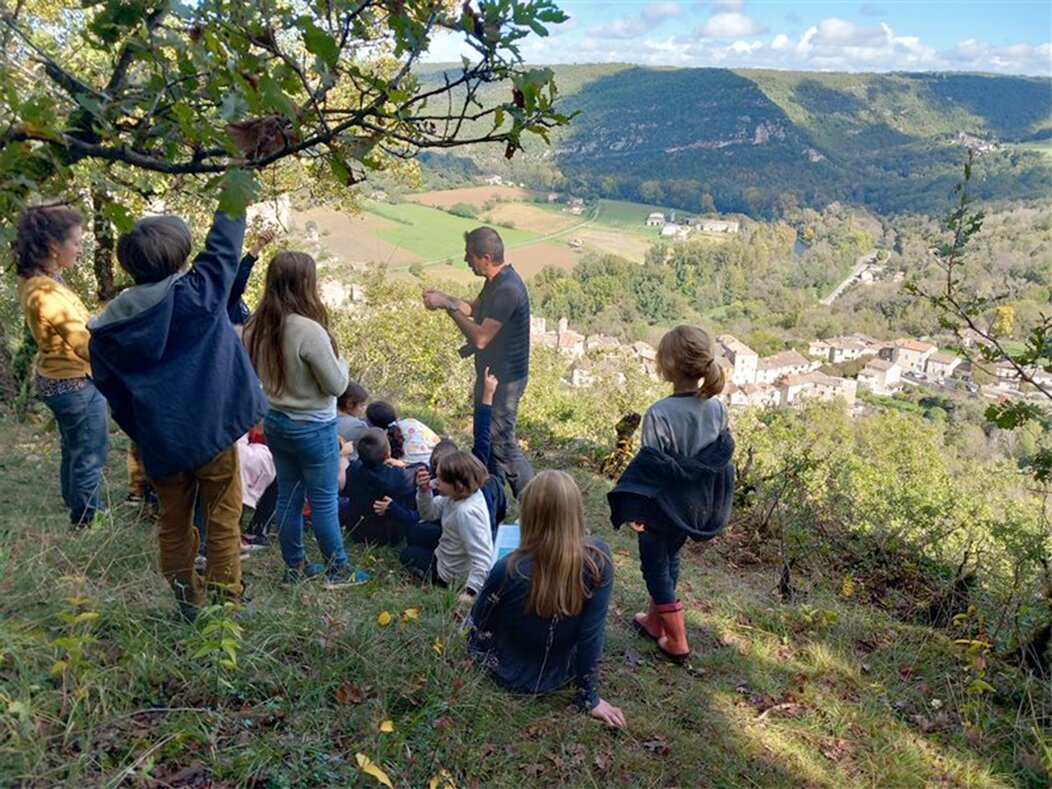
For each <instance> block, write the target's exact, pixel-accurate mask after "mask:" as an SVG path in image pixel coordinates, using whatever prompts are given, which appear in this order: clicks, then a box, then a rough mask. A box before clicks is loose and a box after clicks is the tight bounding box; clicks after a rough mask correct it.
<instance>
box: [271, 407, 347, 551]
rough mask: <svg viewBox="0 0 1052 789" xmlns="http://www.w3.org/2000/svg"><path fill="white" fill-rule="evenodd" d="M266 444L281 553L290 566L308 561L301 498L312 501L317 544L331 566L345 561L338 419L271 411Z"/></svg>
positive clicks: (311, 517)
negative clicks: (315, 419) (308, 418)
mask: <svg viewBox="0 0 1052 789" xmlns="http://www.w3.org/2000/svg"><path fill="white" fill-rule="evenodd" d="M263 433H264V434H265V435H266V437H267V446H268V447H270V452H271V454H272V455H273V456H274V466H275V468H276V469H277V472H278V501H277V504H276V505H275V507H274V517H275V520H276V522H277V524H278V544H279V545H280V546H281V558H282V559H284V560H285V564H286V565H288V566H289V567H299V566H300V565H302V564H303V563H304V561H305V557H306V551H305V550H304V547H303V501H304V498H305V497H306V498H307V499H308V500H309V501H310V519H311V528H312V529H313V530H314V537H315V539H317V541H318V547H319V548H320V549H321V554H322V556H323V557H324V558H325V562H326V563H327V564H328V565H329V566H330V567H338V566H339V565H341V564H346V563H347V551H346V550H345V549H344V547H343V536H342V535H341V534H340V519H339V515H338V507H337V501H336V499H337V474H338V473H339V466H340V444H339V441H338V440H337V438H336V419H335V418H334V419H333V420H332V421H330V422H306V421H300V420H296V419H291V418H290V417H288V416H286V415H285V414H282V413H280V412H278V411H273V410H272V411H270V413H268V414H267V418H266V420H265V421H264V423H263Z"/></svg>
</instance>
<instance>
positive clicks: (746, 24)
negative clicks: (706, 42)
mask: <svg viewBox="0 0 1052 789" xmlns="http://www.w3.org/2000/svg"><path fill="white" fill-rule="evenodd" d="M766 32H767V28H766V27H764V26H763V25H761V24H760V23H759V22H757V21H756V20H755V19H752V18H751V17H748V16H746V15H745V14H741V13H738V12H737V11H729V12H725V13H719V14H713V15H712V16H710V17H709V18H708V19H706V20H705V23H704V24H703V25H702V26H701V27H700V28H699V29H698V35H699V36H702V37H704V38H741V37H743V36H756V35H760V34H761V33H766Z"/></svg>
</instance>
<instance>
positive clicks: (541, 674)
mask: <svg viewBox="0 0 1052 789" xmlns="http://www.w3.org/2000/svg"><path fill="white" fill-rule="evenodd" d="M586 545H587V546H588V547H589V548H590V549H592V554H593V556H595V557H596V559H598V560H599V561H598V563H599V569H600V575H599V578H593V577H586V581H585V587H586V589H587V591H588V593H589V594H590V596H589V597H588V598H587V599H586V600H585V602H584V608H582V609H581V613H579V614H578V615H577V616H567V617H556V618H555V619H542V618H541V617H539V616H537V615H536V614H527V613H526V600H527V598H528V597H529V594H530V575H531V571H532V568H533V558H532V557H531V556H530V555H529V554H524V555H523V556H522V558H521V559H519V561H518V563H517V564H516V566H515V568H514V569H513V570H512V571H511V572H508V560H509V559H511V558H512V556H515V554H512V555H511V556H505V557H504V558H503V559H501V560H500V561H498V562H497V563H496V564H495V565H493V569H492V570H490V574H489V577H488V578H486V583H485V584H484V585H483V587H482V591H480V592H479V593H478V597H477V599H476V600H475V605H474V607H473V608H472V609H471V622H470V624H471V629H470V631H469V633H468V649H469V650H470V651H471V652H472V654H473V655H474V656H475V657H476V659H477V660H479V661H480V662H481V663H482V664H483V665H484V666H485V667H486V668H488V669H489V671H490V673H491V674H492V675H493V678H494V679H495V680H496V681H497V682H498V683H499V684H501V685H503V686H504V687H506V688H508V689H509V690H514V691H518V692H520V693H543V692H545V691H549V690H555V689H556V688H560V687H562V686H563V685H565V684H566V683H568V682H569V681H570V680H574V681H575V683H576V685H577V702H578V704H580V706H581V708H582V709H584V710H590V709H592V708H593V707H595V705H596V704H598V703H599V658H600V657H601V656H602V654H603V636H604V629H605V625H606V610H607V608H608V607H609V605H610V592H611V591H612V590H613V588H614V562H613V559H612V558H611V556H610V548H608V547H607V545H606V543H604V542H603V541H602V540H598V539H596V538H594V537H590V538H588V540H587V543H586ZM586 567H587V565H586Z"/></svg>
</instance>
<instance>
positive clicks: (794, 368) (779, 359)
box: [755, 351, 811, 384]
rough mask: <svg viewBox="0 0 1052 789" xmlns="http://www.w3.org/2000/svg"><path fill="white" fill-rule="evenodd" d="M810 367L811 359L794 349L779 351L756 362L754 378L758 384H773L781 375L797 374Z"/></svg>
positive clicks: (806, 370)
mask: <svg viewBox="0 0 1052 789" xmlns="http://www.w3.org/2000/svg"><path fill="white" fill-rule="evenodd" d="M810 369H811V361H810V360H809V359H806V358H805V357H803V356H801V355H800V354H798V353H797V352H796V351H781V352H780V353H776V354H774V355H773V356H765V357H763V358H762V359H760V360H759V361H757V363H756V380H755V383H758V384H773V383H774V382H775V381H777V380H778V379H779V378H781V377H782V376H783V375H799V374H800V373H806V372H808V371H809V370H810Z"/></svg>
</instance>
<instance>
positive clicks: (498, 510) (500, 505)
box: [428, 367, 508, 537]
mask: <svg viewBox="0 0 1052 789" xmlns="http://www.w3.org/2000/svg"><path fill="white" fill-rule="evenodd" d="M498 383H500V382H499V381H498V380H497V376H495V375H493V374H491V373H490V371H489V368H488V367H487V368H486V371H485V373H484V374H483V382H482V400H481V401H480V404H479V407H478V408H476V409H475V424H474V437H475V441H474V444H473V445H472V447H471V454H472V455H474V456H475V457H477V458H478V459H479V460H480V461H481V463H482V465H484V466H485V467H486V470H487V471H488V472H489V476H488V477H487V478H486V481H485V482H483V483H482V496H483V498H485V500H486V509H487V510H488V511H489V522H490V531H491V532H492V534H493V536H494V537H496V536H497V527H498V526H499V525H500V523H501V522H502V521H503V520H504V516H505V515H506V514H507V511H508V499H507V496H506V495H505V493H504V472H503V471H502V470H501V469H500V467H499V466H497V464H496V462H495V461H494V460H493V456H492V452H491V451H490V449H491V446H492V439H491V437H490V417H491V414H492V411H493V394H494V392H496V391H497V385H498ZM458 449H459V447H457V444H456V442H455V441H453V440H452V439H450V438H443V439H442V440H441V441H439V442H438V444H436V445H435V448H434V449H433V450H431V460H430V462H429V463H428V468H429V469H430V471H431V476H432V477H435V476H436V473H437V468H438V462H439V461H440V460H441V459H442V458H444V457H446V456H447V455H449V454H450V453H452V452H456V451H457V450H458Z"/></svg>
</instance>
